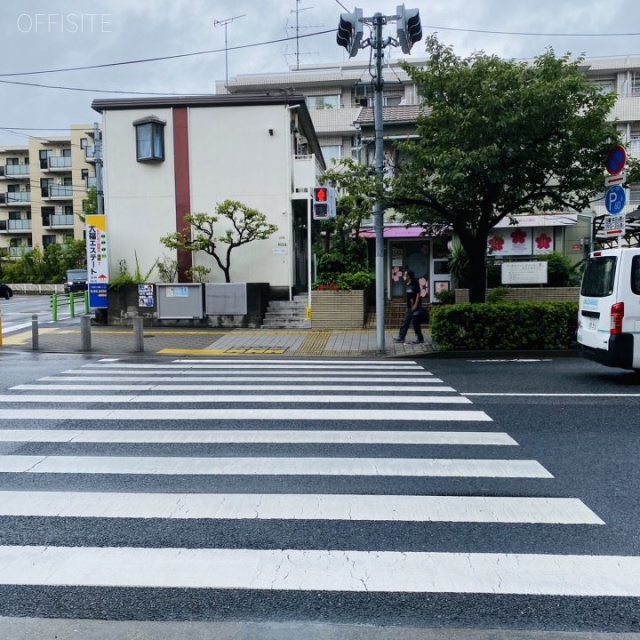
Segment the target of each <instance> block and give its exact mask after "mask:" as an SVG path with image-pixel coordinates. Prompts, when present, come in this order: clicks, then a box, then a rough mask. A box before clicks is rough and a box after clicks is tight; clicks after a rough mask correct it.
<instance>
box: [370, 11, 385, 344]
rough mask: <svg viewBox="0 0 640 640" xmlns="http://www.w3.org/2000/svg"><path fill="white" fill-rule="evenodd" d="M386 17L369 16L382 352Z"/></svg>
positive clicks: (378, 322)
mask: <svg viewBox="0 0 640 640" xmlns="http://www.w3.org/2000/svg"><path fill="white" fill-rule="evenodd" d="M384 24H386V19H385V17H384V16H383V15H382V14H381V13H376V14H375V15H374V16H373V29H374V41H373V42H372V47H373V50H374V57H375V66H376V73H375V77H374V79H373V91H374V94H373V118H374V125H375V154H374V158H375V172H376V182H377V186H378V189H377V195H376V202H375V205H374V209H373V222H374V229H375V235H376V261H375V268H376V344H377V348H378V352H380V353H384V351H385V343H384V210H383V208H382V179H383V176H384V145H383V132H384V118H383V115H382V89H383V86H384V81H383V79H382V63H383V60H384V43H383V42H382V27H383V25H384Z"/></svg>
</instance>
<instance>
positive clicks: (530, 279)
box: [502, 261, 548, 284]
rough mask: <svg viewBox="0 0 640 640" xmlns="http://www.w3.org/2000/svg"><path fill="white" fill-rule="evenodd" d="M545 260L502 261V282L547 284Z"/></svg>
mask: <svg viewBox="0 0 640 640" xmlns="http://www.w3.org/2000/svg"><path fill="white" fill-rule="evenodd" d="M547 264H548V263H547V262H546V261H543V262H503V263H502V284H547Z"/></svg>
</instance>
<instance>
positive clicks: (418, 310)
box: [393, 270, 429, 344]
mask: <svg viewBox="0 0 640 640" xmlns="http://www.w3.org/2000/svg"><path fill="white" fill-rule="evenodd" d="M404 281H405V298H406V301H407V308H406V310H405V313H404V319H403V321H402V326H401V327H400V330H399V331H398V337H397V338H394V339H393V341H394V342H398V343H404V342H406V337H407V331H409V327H410V326H413V330H414V331H415V334H416V339H415V340H414V342H413V344H422V343H424V336H423V335H422V328H421V326H420V325H421V324H422V323H423V322H428V320H429V316H428V314H427V312H426V310H425V309H424V308H423V307H422V294H421V293H420V284H419V283H418V281H417V280H416V279H415V275H414V273H413V271H411V270H408V271H405V273H404Z"/></svg>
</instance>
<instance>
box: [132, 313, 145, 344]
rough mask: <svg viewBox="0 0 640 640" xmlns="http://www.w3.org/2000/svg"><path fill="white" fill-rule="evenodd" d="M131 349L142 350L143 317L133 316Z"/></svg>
mask: <svg viewBox="0 0 640 640" xmlns="http://www.w3.org/2000/svg"><path fill="white" fill-rule="evenodd" d="M133 350H134V351H135V352H136V353H137V352H142V351H144V318H141V317H140V316H136V317H135V318H133Z"/></svg>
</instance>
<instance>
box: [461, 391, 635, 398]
mask: <svg viewBox="0 0 640 640" xmlns="http://www.w3.org/2000/svg"><path fill="white" fill-rule="evenodd" d="M464 395H465V396H489V397H491V396H495V397H498V398H500V397H505V398H640V393H529V392H527V393H517V392H514V393H508V392H507V393H492V392H491V393H484V392H476V393H464Z"/></svg>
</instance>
